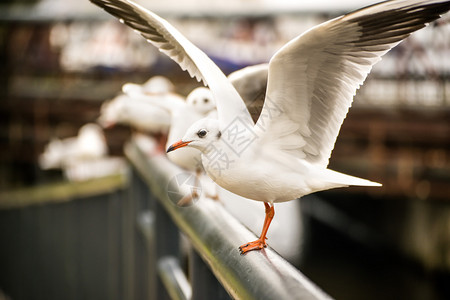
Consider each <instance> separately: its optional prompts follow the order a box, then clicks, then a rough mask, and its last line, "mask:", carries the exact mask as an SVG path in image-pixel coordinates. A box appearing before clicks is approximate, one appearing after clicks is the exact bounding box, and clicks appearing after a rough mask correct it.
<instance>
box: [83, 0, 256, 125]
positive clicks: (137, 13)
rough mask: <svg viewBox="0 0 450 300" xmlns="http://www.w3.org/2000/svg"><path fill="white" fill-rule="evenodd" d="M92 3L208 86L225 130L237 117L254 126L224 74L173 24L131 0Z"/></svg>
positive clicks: (104, 0)
mask: <svg viewBox="0 0 450 300" xmlns="http://www.w3.org/2000/svg"><path fill="white" fill-rule="evenodd" d="M90 1H91V2H92V3H94V4H96V5H98V6H100V7H101V8H103V9H104V10H105V11H107V12H108V13H110V14H111V15H113V16H115V17H117V18H119V19H120V21H121V22H122V23H124V24H126V25H128V26H130V27H131V28H133V29H135V30H136V31H138V32H139V33H140V34H141V35H142V36H143V37H144V38H146V39H147V41H148V42H150V43H151V44H153V45H154V46H156V47H157V48H158V49H159V50H160V51H161V52H162V53H164V54H166V55H167V56H169V57H170V58H171V59H173V60H174V61H175V62H176V63H178V64H179V65H180V67H181V68H182V69H183V70H186V71H187V72H189V74H190V75H191V76H192V77H195V78H196V79H197V80H198V81H200V80H202V81H203V82H204V83H205V84H207V85H208V86H209V88H210V89H211V92H212V93H213V95H214V98H215V100H216V104H217V112H218V116H219V121H220V122H221V124H223V127H225V126H227V125H228V124H229V123H231V122H232V121H233V120H234V119H235V118H236V117H237V116H239V117H240V118H241V121H243V122H246V123H247V124H253V123H252V120H251V117H250V114H249V113H248V110H247V109H246V107H245V105H244V103H243V101H242V99H241V97H240V96H239V94H238V92H237V91H236V89H235V88H234V87H233V86H232V84H231V83H230V82H229V80H228V79H227V77H226V76H225V75H224V74H223V72H222V71H221V70H220V69H219V68H218V67H217V65H216V64H215V63H214V62H213V61H212V60H211V59H210V58H209V57H208V56H207V55H206V54H205V53H204V52H203V51H201V50H200V49H199V48H197V47H196V46H195V45H194V44H192V43H191V42H190V41H189V40H188V39H186V37H184V36H183V35H182V34H181V33H180V32H179V31H178V30H177V29H175V28H174V27H173V26H172V25H171V24H170V23H168V22H167V21H166V20H164V19H163V18H161V17H159V16H158V15H156V14H154V13H152V12H151V11H149V10H147V9H145V8H143V7H141V6H140V5H138V4H136V3H134V2H132V1H129V0H90Z"/></svg>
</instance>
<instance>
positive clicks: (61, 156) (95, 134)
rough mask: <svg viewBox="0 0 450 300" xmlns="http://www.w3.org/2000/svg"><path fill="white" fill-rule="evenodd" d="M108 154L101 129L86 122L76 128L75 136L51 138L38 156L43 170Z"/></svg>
mask: <svg viewBox="0 0 450 300" xmlns="http://www.w3.org/2000/svg"><path fill="white" fill-rule="evenodd" d="M107 154H108V147H107V145H106V140H105V136H104V134H103V131H102V129H101V128H100V127H99V126H98V125H97V124H94V123H87V124H85V125H83V126H82V127H81V128H80V129H79V130H78V135H77V136H76V137H69V138H65V139H52V140H51V141H50V142H49V143H48V144H47V146H46V147H45V149H44V152H43V153H42V154H41V155H40V156H39V166H40V167H41V169H43V170H48V169H60V168H65V167H66V166H67V165H68V164H69V163H72V162H74V163H78V162H81V161H94V160H97V159H99V158H102V157H104V156H106V155H107Z"/></svg>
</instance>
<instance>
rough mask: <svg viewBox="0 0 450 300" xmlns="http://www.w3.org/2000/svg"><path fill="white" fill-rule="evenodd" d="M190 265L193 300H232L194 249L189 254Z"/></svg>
mask: <svg viewBox="0 0 450 300" xmlns="http://www.w3.org/2000/svg"><path fill="white" fill-rule="evenodd" d="M189 265H190V276H189V277H190V278H191V287H192V299H214V300H229V299H231V297H230V296H229V295H228V293H227V292H226V291H225V289H224V288H223V286H222V285H221V284H220V282H219V281H218V280H217V278H216V276H214V274H213V273H212V272H211V270H210V269H209V267H208V265H207V264H205V262H204V261H203V259H202V258H201V257H200V255H198V253H197V251H195V250H194V249H193V248H191V251H190V253H189Z"/></svg>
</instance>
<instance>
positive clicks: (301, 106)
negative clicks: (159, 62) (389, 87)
mask: <svg viewBox="0 0 450 300" xmlns="http://www.w3.org/2000/svg"><path fill="white" fill-rule="evenodd" d="M91 1H92V2H93V3H95V4H96V5H98V6H100V7H102V8H103V9H105V10H106V11H107V12H109V13H110V14H112V15H114V16H116V17H117V18H119V19H120V21H121V22H122V23H124V24H126V25H128V26H130V27H132V28H133V29H135V30H137V31H138V32H139V33H140V34H141V35H142V36H143V37H144V38H146V39H147V41H149V42H150V43H152V44H153V45H155V46H156V47H158V48H159V50H160V51H161V52H163V53H165V54H166V55H168V56H169V57H170V58H171V59H173V60H174V61H175V62H177V63H178V64H179V65H180V67H181V68H182V69H183V70H186V71H187V72H189V74H190V75H191V77H195V78H196V79H197V80H198V81H203V82H204V83H205V84H206V85H208V86H209V88H210V90H211V92H212V94H213V96H214V98H215V100H216V105H217V114H218V119H203V120H199V121H197V122H196V123H194V124H193V125H192V126H191V127H190V128H189V129H188V131H187V132H186V134H185V135H184V136H183V137H182V139H181V140H180V141H178V142H176V143H174V144H172V145H171V146H170V147H169V148H168V149H167V151H168V152H170V151H174V150H176V149H179V148H182V147H193V148H197V149H199V150H200V151H201V152H202V164H203V167H204V169H205V171H206V173H207V174H208V176H209V177H211V178H212V179H213V180H214V181H215V182H216V183H217V184H219V185H220V186H222V187H223V188H224V189H226V190H228V191H230V192H232V193H235V194H238V195H240V196H243V197H245V198H249V199H252V200H256V201H262V202H263V203H264V206H265V220H264V224H263V229H262V232H261V235H260V237H259V238H258V239H257V240H255V241H253V242H250V243H246V244H243V245H242V246H240V247H239V250H240V251H241V253H242V254H244V253H247V252H249V251H252V250H260V249H263V248H264V247H266V246H267V243H266V234H267V230H268V228H269V226H270V223H271V221H272V219H273V217H274V214H275V210H274V203H277V202H283V201H289V200H293V199H296V198H299V197H302V196H304V195H307V194H310V193H314V192H317V191H322V190H327V189H331V188H338V187H346V186H351V185H360V186H380V184H378V183H375V182H372V181H369V180H365V179H360V178H357V177H353V176H350V175H346V174H343V173H339V172H336V171H333V170H330V169H328V168H327V166H328V162H329V158H330V156H331V152H332V150H333V148H334V144H335V141H336V139H337V136H338V134H339V130H340V127H341V125H342V123H343V121H344V119H345V117H346V115H347V112H348V110H349V108H350V106H351V104H352V101H353V96H354V95H355V93H356V90H357V89H358V88H359V87H360V86H361V85H362V84H363V82H364V80H365V78H366V77H367V75H368V73H369V72H370V70H371V69H372V67H373V65H374V64H375V63H377V62H378V61H379V60H380V59H381V57H382V56H383V55H384V54H385V53H386V52H388V51H389V50H390V49H392V48H393V47H394V46H396V45H397V44H398V43H400V42H401V41H402V40H403V39H404V38H406V37H408V36H409V35H410V34H411V33H412V32H414V31H416V30H418V29H420V28H423V27H425V26H426V24H427V23H429V22H431V21H434V20H436V19H438V18H439V17H440V15H441V14H444V13H446V12H447V11H448V10H449V9H450V1H442V0H428V1H419V0H392V1H386V2H382V3H379V4H375V5H371V6H368V7H365V8H362V9H360V10H356V11H354V12H352V13H349V14H346V15H343V16H340V17H337V18H335V19H332V20H329V21H327V22H325V23H322V24H319V25H317V26H315V27H313V28H311V29H310V30H308V31H306V32H304V33H303V34H301V35H299V36H297V37H295V38H294V39H292V40H291V41H289V42H288V43H287V44H285V45H284V46H283V47H281V48H280V49H279V50H278V51H277V52H276V53H275V54H274V55H273V56H272V58H271V59H270V62H269V70H268V76H267V77H268V78H267V90H266V97H265V101H264V105H263V108H262V111H261V114H260V116H259V118H258V121H257V122H256V124H254V122H253V120H252V118H251V116H250V113H249V111H248V109H247V108H246V107H245V104H244V102H243V101H242V99H241V96H240V95H239V93H238V92H237V91H236V89H235V88H234V87H233V85H232V84H231V82H230V81H229V80H228V78H227V77H226V76H225V75H224V74H223V72H222V71H221V70H220V69H219V68H218V67H217V65H216V64H215V63H214V62H213V61H212V60H211V59H210V58H209V57H208V56H207V55H206V54H205V53H204V52H202V51H201V50H200V49H199V48H197V47H196V46H194V45H193V44H192V43H191V42H190V41H189V40H188V39H187V38H186V37H184V36H183V35H182V34H181V33H180V32H179V31H178V30H176V29H175V28H174V27H173V26H172V25H171V24H169V23H168V22H167V21H166V20H164V19H163V18H161V17H159V16H158V15H156V14H154V13H153V12H151V11H148V10H146V9H145V8H143V7H141V6H139V5H137V4H135V3H133V2H131V1H127V0H91Z"/></svg>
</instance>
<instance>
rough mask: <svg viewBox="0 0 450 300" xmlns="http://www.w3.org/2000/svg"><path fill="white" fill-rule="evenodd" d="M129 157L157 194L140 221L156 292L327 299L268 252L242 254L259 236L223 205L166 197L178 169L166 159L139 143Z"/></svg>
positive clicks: (194, 296) (206, 296)
mask: <svg viewBox="0 0 450 300" xmlns="http://www.w3.org/2000/svg"><path fill="white" fill-rule="evenodd" d="M125 153H126V155H127V157H128V159H129V160H130V161H131V163H132V165H133V166H134V168H135V169H136V170H137V172H138V173H139V175H140V176H141V177H142V179H143V181H144V183H145V184H144V185H143V186H142V185H141V187H140V188H144V189H145V187H147V188H148V192H149V194H152V195H153V196H154V197H151V198H152V199H153V200H154V201H155V202H154V203H153V204H152V205H151V206H153V209H152V211H150V212H147V213H146V215H141V217H140V218H139V219H140V220H141V222H140V223H141V227H142V228H147V229H146V231H147V234H146V236H147V237H148V240H149V243H148V245H150V247H151V249H149V251H150V252H151V253H152V255H154V256H153V257H152V260H153V262H152V264H153V265H157V266H158V274H159V279H158V280H161V284H162V285H161V286H156V285H157V284H155V283H153V284H155V287H154V290H158V289H161V288H162V286H163V287H164V289H165V290H166V291H167V293H168V294H169V295H170V297H171V298H172V299H191V298H192V299H229V297H230V296H231V297H232V298H236V299H328V298H329V296H328V295H326V294H325V293H324V292H323V291H321V290H320V289H319V288H318V287H316V286H315V285H314V284H313V283H312V282H311V281H309V280H308V279H307V278H306V277H305V276H304V275H303V274H302V273H300V272H299V271H298V270H297V269H296V268H294V267H293V266H292V265H290V264H289V263H288V262H287V261H285V260H284V259H283V258H281V257H280V256H279V255H278V254H277V253H275V252H274V251H273V250H271V249H270V248H266V249H264V250H262V251H253V252H249V253H247V254H246V255H240V252H239V250H238V245H240V244H242V243H244V242H245V241H248V240H251V239H255V235H254V234H253V233H251V232H250V231H249V230H247V229H246V228H245V227H244V226H243V225H242V224H240V223H239V222H238V221H237V220H236V219H234V218H233V217H232V216H231V215H230V214H229V213H228V212H227V211H226V210H225V209H224V208H223V206H222V205H221V204H220V203H217V202H215V201H213V200H209V199H203V200H200V201H198V202H196V203H195V205H192V206H189V207H180V206H177V205H176V204H175V203H174V202H173V201H171V200H170V199H169V196H168V193H167V191H168V190H173V187H171V186H170V185H171V184H172V181H171V180H170V179H172V178H173V177H174V176H176V175H177V174H179V173H180V169H179V168H178V167H176V166H175V165H173V164H172V163H170V162H169V161H168V160H167V159H166V158H165V156H164V155H159V156H151V157H149V156H148V155H146V154H144V152H143V151H142V150H141V149H140V147H139V145H138V143H136V142H135V141H134V142H131V143H129V144H128V145H127V146H126V148H125ZM135 180H136V179H135ZM141 194H144V193H141ZM180 232H181V233H182V234H183V235H185V236H186V237H187V240H188V242H187V246H186V245H185V247H184V248H188V251H187V252H188V253H189V254H188V264H187V265H188V269H189V270H188V277H189V280H188V279H187V276H186V275H185V273H186V272H183V268H182V257H183V253H182V251H180V245H179V243H178V241H179V233H180ZM158 280H157V281H158ZM189 282H190V284H189ZM222 287H223V288H222ZM223 289H225V291H226V292H225V291H224V290H223ZM157 293H158V294H157V295H156V299H162V298H161V297H163V295H164V293H165V292H164V291H158V292H157Z"/></svg>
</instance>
